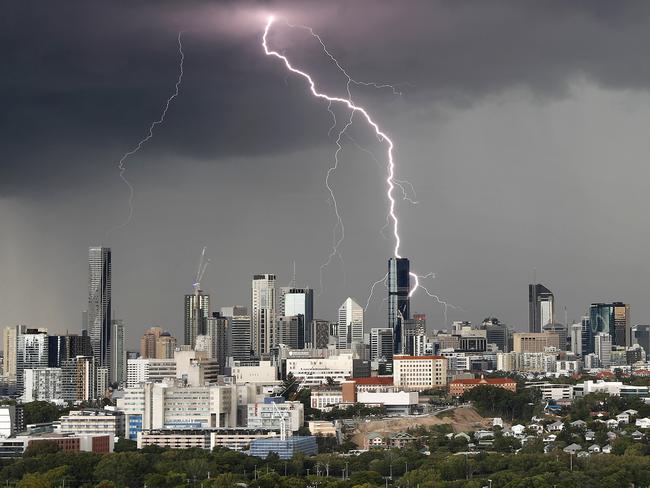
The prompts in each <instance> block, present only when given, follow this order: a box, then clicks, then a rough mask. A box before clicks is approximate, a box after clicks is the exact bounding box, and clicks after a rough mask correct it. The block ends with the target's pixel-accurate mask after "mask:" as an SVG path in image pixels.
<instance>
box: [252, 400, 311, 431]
mask: <svg viewBox="0 0 650 488" xmlns="http://www.w3.org/2000/svg"><path fill="white" fill-rule="evenodd" d="M246 418H247V427H248V428H249V429H268V430H277V431H279V430H280V425H281V423H282V419H283V418H284V419H285V422H286V428H287V431H291V432H295V431H297V430H298V429H299V428H300V427H302V426H303V425H304V423H305V410H304V405H303V404H302V403H300V402H287V401H284V399H283V398H282V397H269V398H265V399H264V403H252V404H249V405H248V407H247V417H246Z"/></svg>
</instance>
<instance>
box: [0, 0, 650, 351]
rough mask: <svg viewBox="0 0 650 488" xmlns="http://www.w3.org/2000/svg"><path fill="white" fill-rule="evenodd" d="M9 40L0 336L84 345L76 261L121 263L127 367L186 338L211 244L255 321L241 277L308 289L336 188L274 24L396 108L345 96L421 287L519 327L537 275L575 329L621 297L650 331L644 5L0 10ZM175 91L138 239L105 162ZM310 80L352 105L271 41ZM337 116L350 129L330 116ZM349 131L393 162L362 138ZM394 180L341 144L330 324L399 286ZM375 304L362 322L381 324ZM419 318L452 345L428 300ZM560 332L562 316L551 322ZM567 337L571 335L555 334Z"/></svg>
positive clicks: (216, 273) (144, 183) (132, 171)
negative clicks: (386, 167) (142, 351)
mask: <svg viewBox="0 0 650 488" xmlns="http://www.w3.org/2000/svg"><path fill="white" fill-rule="evenodd" d="M5 3H6V5H3V12H4V14H3V16H2V18H1V19H0V37H1V38H2V41H3V45H4V46H5V52H6V55H5V59H4V63H5V69H4V70H3V76H2V77H0V98H1V100H0V102H1V106H2V107H3V110H2V111H1V112H0V128H1V130H2V132H1V133H2V134H3V136H2V138H0V146H1V149H2V154H3V157H2V160H1V161H0V325H2V326H4V325H9V324H13V323H26V324H29V325H34V326H46V327H49V328H50V329H51V330H53V331H64V330H66V329H68V330H70V331H76V330H78V329H79V326H80V315H81V310H83V309H84V308H85V302H86V299H87V297H86V279H87V262H86V259H87V247H88V246H89V245H95V244H100V243H101V244H104V245H109V246H111V247H112V248H113V259H114V263H113V265H114V303H115V305H116V307H117V309H118V313H119V315H120V316H121V317H123V318H125V319H126V321H127V324H128V325H129V341H130V346H131V347H134V345H135V339H136V338H137V337H138V336H139V335H140V334H141V332H142V330H143V329H144V328H145V327H146V326H148V325H153V324H156V325H161V326H163V327H165V328H169V329H170V330H171V331H172V332H174V333H175V334H181V330H182V327H181V322H182V303H183V302H182V295H183V294H184V293H186V292H189V291H190V290H191V284H192V278H193V274H194V272H195V265H196V261H197V259H198V255H199V252H200V249H201V247H202V246H204V245H205V246H207V247H208V254H209V256H210V257H211V258H212V264H211V265H210V268H209V269H208V272H207V274H206V278H205V280H204V288H206V289H207V291H209V292H210V293H211V294H212V295H213V297H214V298H213V302H214V303H217V304H219V305H232V304H236V303H237V304H247V303H248V302H249V300H250V296H249V294H250V292H249V287H250V278H251V275H252V274H253V273H267V272H270V273H276V274H277V275H278V278H279V281H280V282H281V283H284V282H288V281H289V279H290V263H291V261H292V260H294V259H295V261H296V263H297V276H298V281H299V282H300V283H302V284H307V285H310V286H313V287H315V288H318V269H319V266H320V264H321V263H322V262H323V261H324V259H325V258H326V256H327V253H328V251H329V246H330V242H331V227H332V226H333V224H334V222H335V221H334V216H333V214H332V211H331V208H330V207H329V205H328V201H327V196H328V195H327V192H326V189H325V187H324V177H325V172H326V170H327V168H328V166H329V164H330V162H331V155H332V153H333V150H334V144H333V141H332V139H331V138H328V136H327V130H328V127H329V125H330V118H329V115H328V113H327V110H326V106H324V105H323V103H320V102H317V101H314V100H313V99H312V98H311V97H309V95H308V92H307V89H306V86H305V84H304V83H303V82H302V81H301V80H299V79H297V78H295V77H293V76H287V74H286V72H285V71H284V70H283V69H282V66H281V65H280V64H279V63H278V62H277V61H276V60H272V59H269V58H266V57H264V55H263V51H262V49H261V46H260V44H259V42H260V36H261V33H262V29H263V21H264V15H263V13H265V12H271V11H273V12H281V13H283V14H284V15H287V16H288V17H289V20H290V21H292V22H302V23H308V24H310V25H313V26H314V27H315V28H316V29H317V31H318V32H319V33H320V34H321V35H322V37H323V39H324V40H325V41H326V42H327V43H328V46H329V47H330V48H331V51H332V52H334V53H335V54H336V55H337V57H339V59H340V60H341V62H342V63H343V64H344V65H345V66H346V67H348V68H349V71H350V73H352V74H353V75H354V76H356V77H357V78H359V79H363V80H377V81H385V82H391V83H400V82H408V83H409V84H408V85H403V86H401V89H402V90H403V93H404V94H403V95H402V96H401V97H396V96H394V95H392V94H391V93H390V92H389V91H386V90H383V91H382V90H380V91H374V90H371V89H365V88H364V89H357V91H356V92H355V95H356V97H357V98H358V100H359V101H360V103H363V104H365V105H366V106H368V107H369V108H370V109H371V111H372V112H373V114H374V115H375V117H376V119H377V120H379V121H380V122H381V123H382V124H383V126H384V127H385V128H386V130H387V131H389V132H390V134H391V135H392V136H393V140H394V141H395V143H396V157H397V160H398V176H399V177H400V178H404V179H408V180H410V181H412V182H413V183H414V185H415V188H416V190H417V192H418V200H419V203H418V205H417V206H410V205H409V204H407V202H400V204H399V214H400V217H401V223H402V238H403V246H402V251H403V254H404V255H405V256H408V257H410V258H411V259H412V267H413V268H414V269H416V270H417V271H418V272H419V273H421V274H424V273H428V272H435V273H436V274H437V278H436V279H435V280H433V281H430V282H428V285H430V289H431V291H433V292H434V293H438V294H439V295H440V296H442V297H444V298H446V299H448V300H449V301H450V302H452V303H454V304H458V305H460V306H462V307H463V308H464V309H465V310H466V312H456V311H450V314H449V319H450V320H460V319H467V320H472V321H478V320H481V319H482V318H483V317H485V316H488V315H496V316H498V317H499V318H501V319H502V320H504V321H506V322H508V323H510V324H512V325H514V326H515V327H518V328H523V327H524V326H525V324H526V321H527V316H526V314H527V305H526V300H527V289H526V285H527V283H528V281H529V280H530V279H531V276H532V270H533V268H537V276H538V278H539V280H540V281H542V282H544V283H545V284H546V285H547V286H548V287H549V288H550V289H551V290H553V291H554V292H555V294H556V297H557V299H558V301H559V302H560V305H561V306H564V305H566V306H567V308H568V313H569V319H573V318H578V317H579V315H580V314H581V313H582V312H583V311H584V309H585V308H586V307H588V305H589V303H590V302H592V301H601V300H624V301H627V302H629V303H630V304H631V306H632V317H633V321H635V322H647V321H648V320H650V306H648V305H647V303H646V299H645V297H646V295H647V291H648V289H649V285H650V283H649V281H650V280H649V278H648V276H650V275H649V273H648V271H649V269H648V268H650V265H649V264H648V263H647V260H646V259H645V258H646V249H645V248H646V245H645V244H646V242H647V240H648V238H649V237H650V225H649V224H648V222H647V218H646V217H645V214H646V211H645V210H646V208H647V207H648V203H649V202H650V196H649V194H648V191H647V180H648V176H649V174H650V171H649V170H648V166H647V156H646V155H647V154H648V149H649V146H650V138H648V136H647V132H648V130H649V128H650V97H649V96H648V92H647V89H648V87H650V61H649V60H648V59H647V46H650V29H648V27H649V25H650V5H647V4H646V3H645V2H615V3H614V2H571V3H570V4H569V3H568V2H560V1H558V2H521V1H512V2H482V1H476V2H471V1H461V2H457V1H456V2H444V1H443V2H435V3H433V2H399V3H397V2H328V3H323V2H319V3H305V2H299V3H295V4H291V3H286V2H285V3H266V4H253V3H249V4H242V3H240V2H237V3H208V2H149V3H146V2H144V3H140V4H138V6H137V7H131V6H130V4H127V3H126V2H115V3H112V4H111V5H110V6H107V5H104V4H103V3H99V2H98V3H93V2H80V3H74V2H72V3H67V4H66V6H65V7H61V5H55V4H41V3H38V2H20V3H19V4H18V3H16V2H5ZM181 29H182V30H183V31H184V47H185V53H186V63H185V78H184V84H183V85H182V87H181V93H180V95H179V97H178V99H177V100H176V101H175V102H174V104H173V105H172V107H171V108H170V110H169V113H168V119H167V121H166V122H165V124H164V125H163V126H161V127H159V128H158V129H157V131H156V134H155V136H154V138H153V139H152V141H151V142H150V143H149V144H148V145H147V146H146V147H145V148H144V150H143V151H142V152H141V153H139V154H138V155H137V156H136V157H134V158H132V159H130V160H129V162H128V173H127V174H128V177H129V180H130V181H132V182H133V184H134V186H135V188H136V199H135V220H134V222H133V223H132V224H131V225H130V226H128V227H126V228H125V229H122V230H119V231H117V232H114V233H113V234H111V235H110V236H109V237H108V238H106V237H105V233H106V231H107V230H108V229H109V228H111V227H112V226H114V225H115V224H117V223H119V222H120V221H121V220H123V219H124V217H125V216H126V214H127V213H128V208H127V203H126V198H127V195H128V193H127V189H126V187H125V186H124V185H123V184H122V182H121V181H120V180H119V178H118V171H117V161H118V160H119V158H120V156H121V154H122V153H124V152H125V151H127V150H128V149H130V148H131V147H132V145H133V144H134V143H136V142H137V141H138V140H139V139H140V138H141V137H142V136H143V135H144V134H145V132H146V129H147V127H148V125H149V124H150V122H151V121H152V120H153V119H154V118H156V117H157V115H158V113H159V110H160V107H161V105H162V103H163V102H164V100H165V98H166V97H167V96H168V94H169V93H170V92H171V90H172V88H173V84H174V82H175V77H176V73H177V68H178V65H177V61H178V53H177V51H176V35H177V32H178V30H181ZM271 40H272V42H274V43H275V44H274V45H275V46H277V47H278V48H281V49H285V50H286V51H285V52H286V53H287V54H288V55H289V56H291V58H292V60H295V62H296V63H297V64H300V65H301V66H303V67H305V68H308V69H309V70H311V71H312V72H313V73H314V74H317V75H318V76H319V81H320V80H322V84H323V85H322V86H323V89H328V90H331V91H338V93H342V90H343V89H344V84H343V81H344V80H343V79H341V77H340V76H337V74H336V72H335V71H334V70H333V69H332V66H331V64H328V62H327V61H328V60H327V59H326V58H325V57H324V56H323V55H322V53H321V52H320V51H319V49H318V45H317V44H315V43H314V40H313V39H311V38H309V37H308V36H305V35H304V32H300V31H290V30H288V29H286V28H281V27H280V26H278V29H277V31H274V32H273V35H272V37H271ZM340 115H341V116H342V115H343V114H342V113H341V114H340ZM351 135H353V136H354V137H355V139H356V140H358V141H359V142H360V143H362V144H363V145H365V146H366V147H368V148H369V149H371V150H372V151H373V152H375V154H376V155H377V156H378V157H380V158H381V157H383V155H384V152H383V149H384V146H382V145H381V144H379V143H378V142H377V141H376V140H374V139H373V138H372V136H371V134H370V133H369V131H368V130H367V128H366V127H364V125H363V124H362V123H358V124H355V126H354V128H353V130H352V132H351ZM384 178H385V174H384V172H383V171H379V170H378V168H377V166H376V164H375V163H374V162H373V161H372V160H371V159H370V158H369V157H368V156H367V155H366V154H365V153H363V152H361V151H359V150H358V149H356V148H355V147H354V146H353V145H351V144H349V143H348V144H346V145H345V147H344V151H343V153H342V158H341V165H340V169H339V170H338V171H337V172H336V173H335V175H334V176H333V178H332V183H333V186H334V188H335V191H336V194H337V199H338V201H339V204H340V206H341V210H342V215H343V218H344V221H345V225H346V240H345V242H344V244H343V247H342V252H343V258H344V260H345V263H346V267H345V268H346V273H345V283H344V282H343V273H342V272H341V265H340V263H338V262H335V263H333V265H332V266H331V267H330V268H329V269H328V270H327V271H326V273H325V285H326V291H325V293H324V294H323V295H322V296H320V297H318V298H317V303H316V314H317V316H318V317H319V318H320V317H322V318H331V319H333V318H334V317H335V315H336V310H337V307H338V305H339V304H340V303H341V302H342V301H343V300H344V299H345V298H346V296H348V295H351V296H354V297H356V298H357V299H358V300H359V301H360V302H363V303H365V300H366V298H367V294H368V291H369V286H370V284H371V283H372V282H373V281H375V280H377V279H379V278H381V276H382V275H383V274H384V272H385V268H386V259H387V258H388V257H389V256H390V253H391V250H392V243H391V241H388V240H384V239H382V237H381V236H380V234H379V229H380V228H381V227H382V225H383V222H384V218H385V211H386V200H385V185H384ZM378 291H379V293H380V296H379V298H378V299H376V300H375V301H374V302H373V304H372V305H371V308H370V311H369V314H368V320H367V321H368V323H369V324H372V325H375V324H376V325H383V324H384V323H385V317H384V314H383V312H382V303H381V297H382V296H383V292H382V291H381V289H378ZM412 309H413V310H414V311H422V312H425V313H427V315H428V317H429V324H430V325H431V326H434V327H443V315H442V308H441V307H440V306H439V305H436V304H435V303H434V302H432V301H431V300H429V299H427V298H426V297H424V296H422V295H421V296H418V297H416V298H415V299H414V305H413V306H412ZM560 315H562V313H561V312H560ZM559 318H562V317H559Z"/></svg>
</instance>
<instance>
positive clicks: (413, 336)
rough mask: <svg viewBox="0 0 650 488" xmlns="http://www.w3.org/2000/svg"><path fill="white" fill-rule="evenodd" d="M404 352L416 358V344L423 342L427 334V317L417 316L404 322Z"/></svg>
mask: <svg viewBox="0 0 650 488" xmlns="http://www.w3.org/2000/svg"><path fill="white" fill-rule="evenodd" d="M401 322H402V352H403V354H406V355H408V356H415V350H416V344H417V343H418V342H421V341H422V340H423V339H422V338H423V337H424V336H425V334H426V330H425V328H426V323H427V321H426V316H425V315H424V314H416V315H414V316H413V318H411V319H406V320H402V321H401Z"/></svg>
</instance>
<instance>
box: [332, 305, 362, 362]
mask: <svg viewBox="0 0 650 488" xmlns="http://www.w3.org/2000/svg"><path fill="white" fill-rule="evenodd" d="M337 336H338V349H349V348H350V346H351V344H352V343H353V342H359V343H362V342H363V307H361V305H359V304H358V303H357V302H355V301H354V300H353V299H352V298H349V297H348V298H347V300H345V301H344V302H343V304H342V305H341V306H340V307H339V322H338V330H337Z"/></svg>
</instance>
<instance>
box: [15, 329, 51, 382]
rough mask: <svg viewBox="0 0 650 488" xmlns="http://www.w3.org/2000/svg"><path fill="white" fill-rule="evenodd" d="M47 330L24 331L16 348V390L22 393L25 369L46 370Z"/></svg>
mask: <svg viewBox="0 0 650 488" xmlns="http://www.w3.org/2000/svg"><path fill="white" fill-rule="evenodd" d="M47 358H48V343H47V329H25V331H24V332H23V333H21V334H20V335H19V336H18V342H17V347H16V388H17V390H18V392H20V393H22V392H23V388H24V372H25V370H26V369H36V368H47V365H48V359H47Z"/></svg>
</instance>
